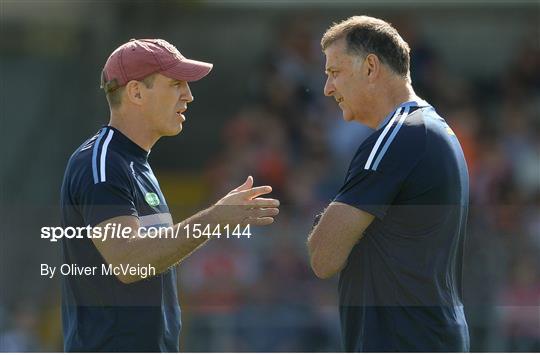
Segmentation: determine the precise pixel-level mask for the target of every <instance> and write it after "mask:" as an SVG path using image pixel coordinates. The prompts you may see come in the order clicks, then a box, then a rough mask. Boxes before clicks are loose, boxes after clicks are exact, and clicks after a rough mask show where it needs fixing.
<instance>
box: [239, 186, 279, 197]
mask: <svg viewBox="0 0 540 355" xmlns="http://www.w3.org/2000/svg"><path fill="white" fill-rule="evenodd" d="M270 192H272V186H257V187H253V188H250V189H249V190H244V191H240V192H239V195H241V196H242V197H243V198H245V199H250V200H251V199H253V198H255V197H257V196H260V195H266V194H269V193H270Z"/></svg>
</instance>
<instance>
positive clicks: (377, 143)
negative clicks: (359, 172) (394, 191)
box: [364, 107, 402, 170]
mask: <svg viewBox="0 0 540 355" xmlns="http://www.w3.org/2000/svg"><path fill="white" fill-rule="evenodd" d="M401 110H402V107H400V108H398V109H397V110H396V113H394V117H392V119H391V120H390V122H388V124H387V125H386V127H384V130H383V131H382V133H381V135H380V136H379V138H377V141H376V142H375V146H373V149H371V153H369V157H368V160H367V162H366V165H364V169H365V170H369V169H370V167H371V163H372V161H373V158H375V154H376V153H377V149H379V146H380V145H381V143H382V141H383V139H384V137H385V136H386V134H387V133H388V131H389V130H390V127H392V125H393V124H394V122H395V121H396V118H397V117H398V116H399V113H400V112H401Z"/></svg>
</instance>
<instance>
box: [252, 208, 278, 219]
mask: <svg viewBox="0 0 540 355" xmlns="http://www.w3.org/2000/svg"><path fill="white" fill-rule="evenodd" d="M278 214H279V209H278V208H256V209H253V210H252V211H251V213H250V216H249V217H250V218H262V217H274V216H277V215H278Z"/></svg>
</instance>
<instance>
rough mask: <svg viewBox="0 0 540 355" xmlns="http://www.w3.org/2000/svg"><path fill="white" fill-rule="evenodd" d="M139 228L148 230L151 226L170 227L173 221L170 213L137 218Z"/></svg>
mask: <svg viewBox="0 0 540 355" xmlns="http://www.w3.org/2000/svg"><path fill="white" fill-rule="evenodd" d="M139 223H140V224H141V227H144V228H148V227H152V226H160V227H161V226H163V227H164V226H167V227H169V226H172V225H173V220H172V216H171V214H170V213H156V214H149V215H146V216H139Z"/></svg>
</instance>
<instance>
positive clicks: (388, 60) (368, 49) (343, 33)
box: [321, 16, 410, 77]
mask: <svg viewBox="0 0 540 355" xmlns="http://www.w3.org/2000/svg"><path fill="white" fill-rule="evenodd" d="M343 38H344V39H345V42H346V46H347V52H348V53H349V54H356V55H361V56H367V55H368V54H371V53H373V54H375V55H376V56H377V57H378V58H379V60H380V61H381V62H382V63H383V64H386V65H387V66H388V67H390V68H391V69H392V70H393V71H394V72H395V73H397V74H399V75H402V76H405V77H408V76H409V65H410V56H409V54H410V48H409V45H408V44H407V42H405V41H404V40H403V38H401V36H400V35H399V33H398V31H397V30H396V29H395V28H394V27H392V25H391V24H389V23H388V22H386V21H383V20H381V19H378V18H375V17H370V16H353V17H349V18H348V19H346V20H344V21H341V22H339V23H334V24H333V25H332V26H331V27H330V28H328V29H327V30H326V32H325V33H324V35H323V37H322V39H321V47H322V49H323V51H324V50H326V49H327V48H328V47H329V46H330V45H331V44H333V43H334V42H336V41H338V40H340V39H343Z"/></svg>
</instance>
